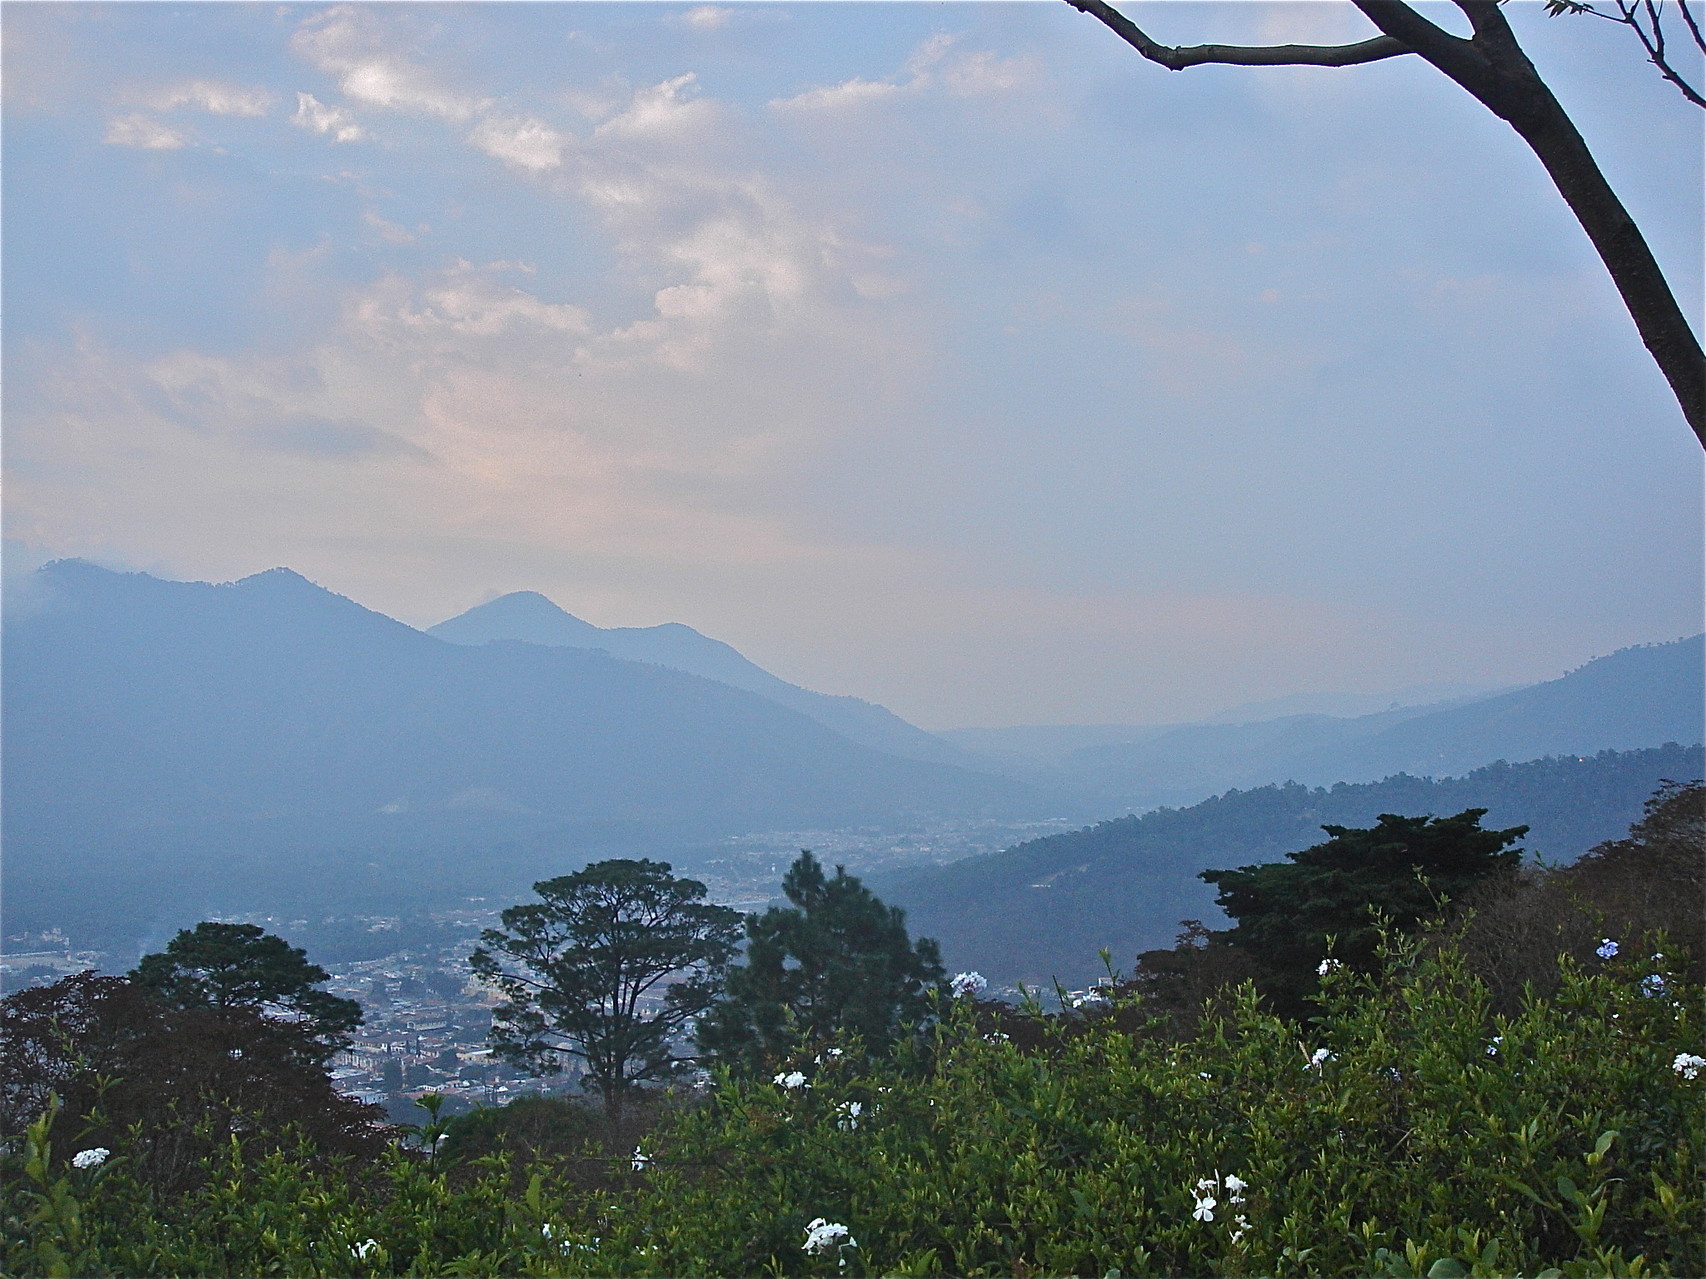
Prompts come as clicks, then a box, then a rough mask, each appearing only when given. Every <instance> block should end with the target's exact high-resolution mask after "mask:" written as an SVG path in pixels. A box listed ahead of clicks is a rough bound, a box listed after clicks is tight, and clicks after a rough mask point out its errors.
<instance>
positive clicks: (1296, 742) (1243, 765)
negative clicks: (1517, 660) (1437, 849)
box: [1060, 636, 1706, 807]
mask: <svg viewBox="0 0 1706 1279" xmlns="http://www.w3.org/2000/svg"><path fill="white" fill-rule="evenodd" d="M1703 684H1706V652H1703V645H1702V637H1701V636H1694V637H1693V638H1691V639H1683V640H1676V641H1673V642H1671V643H1668V644H1649V645H1644V646H1642V647H1638V648H1626V649H1620V650H1619V651H1617V652H1615V653H1612V654H1611V655H1609V656H1607V657H1601V658H1597V659H1595V660H1594V661H1591V662H1589V663H1587V664H1586V665H1584V666H1582V667H1580V668H1578V669H1576V670H1574V671H1571V672H1570V673H1568V674H1567V675H1564V676H1561V677H1560V678H1558V679H1555V680H1548V681H1546V682H1545V683H1542V684H1533V685H1529V686H1527V687H1525V688H1519V689H1515V690H1512V691H1510V692H1505V693H1499V694H1495V695H1493V696H1490V697H1479V698H1473V699H1470V700H1466V701H1460V702H1456V703H1450V704H1446V705H1443V706H1440V705H1436V706H1432V707H1426V706H1423V707H1404V708H1402V709H1397V710H1390V711H1384V712H1381V713H1379V714H1375V715H1362V716H1357V717H1355V718H1351V719H1340V718H1333V717H1330V716H1324V715H1299V716H1289V717H1286V718H1283V719H1275V720H1267V721H1264V722H1262V723H1256V724H1193V725H1185V726H1181V727H1177V728H1172V729H1168V730H1166V731H1164V732H1159V733H1153V732H1152V733H1150V734H1149V735H1147V736H1145V737H1144V738H1143V739H1142V740H1134V741H1128V742H1124V743H1113V744H1105V745H1091V746H1085V747H1082V748H1080V749H1078V750H1076V751H1073V752H1071V753H1070V754H1069V755H1067V756H1066V757H1065V759H1064V760H1063V761H1062V764H1061V765H1060V769H1061V771H1062V772H1064V773H1066V774H1068V775H1070V776H1072V777H1073V778H1075V779H1077V780H1079V781H1081V782H1082V783H1084V784H1086V785H1088V786H1090V787H1092V788H1094V789H1095V790H1096V791H1098V792H1099V793H1101V794H1103V795H1106V796H1108V797H1109V798H1110V799H1114V798H1116V797H1117V798H1118V799H1120V800H1122V801H1123V802H1124V803H1126V804H1129V805H1131V806H1133V807H1142V806H1145V805H1148V804H1156V803H1175V804H1176V803H1189V802H1192V801H1194V800H1196V799H1198V798H1201V797H1202V795H1203V794H1204V793H1205V792H1209V791H1215V790H1223V789H1226V788H1228V787H1249V786H1261V785H1266V784H1268V783H1272V782H1282V781H1288V780H1289V781H1298V782H1303V783H1305V784H1307V785H1326V784H1329V783H1332V782H1337V781H1353V782H1360V781H1373V780H1375V779H1377V778H1381V777H1386V776H1390V775H1391V774H1393V773H1399V772H1405V773H1418V774H1424V775H1433V776H1438V775H1442V774H1448V773H1460V772H1463V771H1466V770H1468V769H1471V768H1476V767H1479V766H1480V765H1482V764H1486V763H1488V762H1490V761H1492V760H1495V759H1534V758H1536V757H1538V756H1541V755H1548V754H1557V755H1562V754H1582V753H1592V752H1595V751H1600V750H1633V749H1637V748H1639V747H1644V746H1656V745H1658V744H1659V743H1661V742H1667V741H1675V742H1684V743H1692V742H1698V741H1700V740H1701V736H1702V734H1701V725H1702V720H1703V719H1706V691H1703Z"/></svg>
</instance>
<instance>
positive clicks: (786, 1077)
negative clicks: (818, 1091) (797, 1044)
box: [770, 1070, 806, 1088]
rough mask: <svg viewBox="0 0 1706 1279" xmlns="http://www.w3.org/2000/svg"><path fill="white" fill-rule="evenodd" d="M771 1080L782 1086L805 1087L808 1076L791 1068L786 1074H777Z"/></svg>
mask: <svg viewBox="0 0 1706 1279" xmlns="http://www.w3.org/2000/svg"><path fill="white" fill-rule="evenodd" d="M770 1082H771V1083H773V1084H776V1085H777V1086H778V1087H781V1088H804V1087H805V1086H806V1077H805V1076H804V1075H802V1074H801V1073H800V1072H799V1071H797V1070H790V1071H788V1072H787V1073H785V1074H781V1075H777V1076H776V1078H774V1079H772V1080H771V1081H770Z"/></svg>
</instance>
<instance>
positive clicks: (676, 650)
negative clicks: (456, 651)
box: [427, 591, 992, 769]
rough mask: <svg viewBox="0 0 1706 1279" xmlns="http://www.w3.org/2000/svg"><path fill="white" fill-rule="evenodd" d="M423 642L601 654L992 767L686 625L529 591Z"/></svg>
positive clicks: (875, 738) (883, 741) (884, 747)
mask: <svg viewBox="0 0 1706 1279" xmlns="http://www.w3.org/2000/svg"><path fill="white" fill-rule="evenodd" d="M427 634H428V635H434V636H437V637H438V638H439V639H444V640H449V641H450V642H452V643H454V644H489V643H492V642H493V641H497V640H523V641H526V642H527V643H530V644H547V645H551V646H554V647H561V648H591V649H603V650H604V651H605V652H607V653H609V654H610V655H611V656H613V657H620V658H623V659H625V660H627V661H630V662H650V663H652V664H653V665H656V666H667V667H669V668H670V669H671V670H678V671H686V672H688V673H689V674H692V675H700V676H703V677H704V678H706V679H714V680H717V681H719V682H721V683H724V684H728V685H731V686H732V687H734V688H741V689H745V690H746V691H747V692H749V693H757V694H758V695H759V696H760V697H767V698H769V699H770V700H771V701H773V702H777V703H779V704H780V705H782V706H786V707H787V708H788V709H789V710H794V711H798V712H800V714H802V715H809V716H811V718H813V719H815V720H817V721H818V723H820V724H822V725H824V726H825V727H826V728H830V729H833V730H834V731H835V732H837V733H840V734H841V735H842V736H843V737H846V738H848V739H849V740H851V741H855V742H858V743H860V744H861V745H865V746H870V747H872V748H874V749H876V750H880V751H887V752H888V753H889V754H891V755H900V756H903V757H905V758H907V759H919V760H928V761H930V762H932V763H938V764H955V765H958V766H960V767H965V768H974V769H977V768H988V767H990V766H991V765H992V761H990V760H988V759H980V758H979V757H977V756H976V755H974V754H973V753H972V752H969V751H966V750H963V749H962V748H960V747H958V746H954V745H952V744H950V743H948V742H945V741H943V740H942V739H941V738H939V737H936V736H934V735H933V734H931V733H927V732H925V731H924V730H923V729H921V728H918V727H916V726H914V725H912V724H909V723H907V722H906V721H905V720H903V719H902V718H901V717H900V716H898V715H896V714H895V713H894V712H893V711H890V710H888V709H887V708H885V707H882V706H878V705H877V704H876V703H874V702H867V701H864V700H862V699H861V698H857V697H842V696H835V695H832V694H829V693H816V692H813V691H812V690H810V689H807V688H801V687H800V686H799V685H797V684H790V683H788V682H787V681H786V680H784V679H779V678H777V677H776V676H775V675H772V674H771V673H770V672H769V671H767V670H765V669H764V668H763V667H761V666H758V665H757V664H755V663H753V662H751V661H748V660H747V659H746V658H745V657H743V656H741V654H740V653H739V652H738V651H736V650H735V649H734V648H732V647H730V646H729V645H727V644H725V643H723V642H722V641H721V640H715V639H712V638H710V636H708V635H701V634H700V633H699V632H698V631H696V630H694V629H693V628H692V627H691V626H683V625H682V624H681V623H679V622H666V623H664V624H663V625H662V626H617V627H609V628H605V627H600V626H594V625H593V624H592V623H591V622H583V621H582V620H581V619H580V618H578V617H575V616H574V615H573V614H571V613H568V612H565V611H564V610H563V609H561V608H559V607H558V606H557V605H556V604H554V603H552V602H551V601H550V600H549V599H547V598H546V597H545V596H543V595H541V594H539V593H538V592H537V591H514V592H511V593H510V594H508V595H501V596H499V597H498V598H497V599H495V600H491V601H489V602H487V603H485V604H480V605H476V606H475V607H474V608H471V609H469V610H468V611H467V612H465V613H461V614H459V615H457V616H456V617H453V618H451V619H449V620H448V621H444V622H440V623H439V624H438V625H436V626H429V627H428V628H427Z"/></svg>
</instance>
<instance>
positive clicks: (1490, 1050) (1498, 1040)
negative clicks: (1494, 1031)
mask: <svg viewBox="0 0 1706 1279" xmlns="http://www.w3.org/2000/svg"><path fill="white" fill-rule="evenodd" d="M1504 1042H1505V1037H1504V1036H1503V1035H1494V1036H1493V1042H1492V1043H1490V1044H1488V1045H1487V1056H1489V1057H1497V1056H1498V1055H1499V1045H1500V1044H1502V1043H1504Z"/></svg>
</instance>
